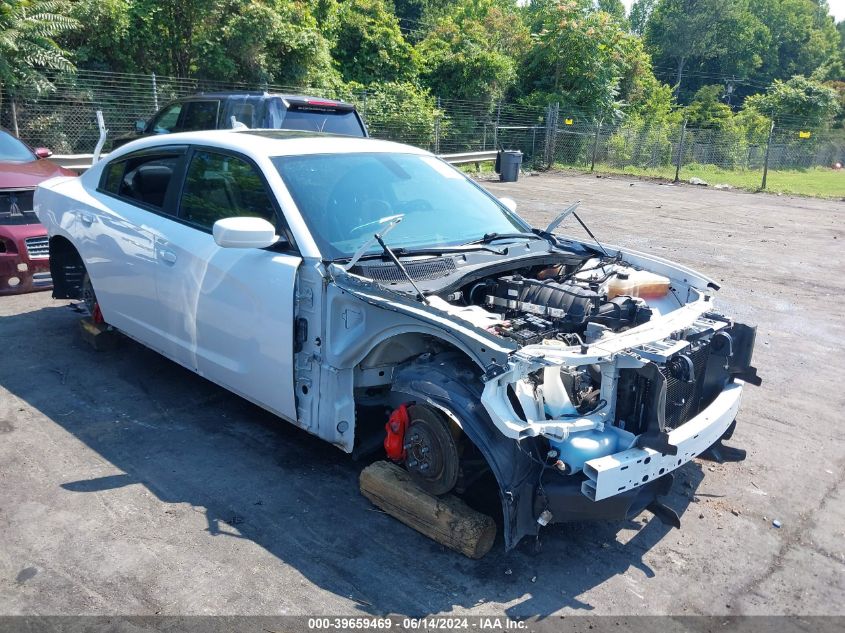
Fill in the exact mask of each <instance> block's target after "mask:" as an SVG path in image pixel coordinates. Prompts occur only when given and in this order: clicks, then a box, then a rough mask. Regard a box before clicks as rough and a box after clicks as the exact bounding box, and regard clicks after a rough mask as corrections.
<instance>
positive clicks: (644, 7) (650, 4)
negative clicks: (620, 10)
mask: <svg viewBox="0 0 845 633" xmlns="http://www.w3.org/2000/svg"><path fill="white" fill-rule="evenodd" d="M656 3H657V0H636V2H634V4H632V5H631V14H630V15H629V16H628V22H629V23H630V25H631V31H632V32H634V33H636V34H637V35H645V32H646V25H647V24H648V20H649V18H650V17H651V12H652V11H654V5H655V4H656Z"/></svg>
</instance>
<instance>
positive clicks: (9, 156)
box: [0, 131, 35, 163]
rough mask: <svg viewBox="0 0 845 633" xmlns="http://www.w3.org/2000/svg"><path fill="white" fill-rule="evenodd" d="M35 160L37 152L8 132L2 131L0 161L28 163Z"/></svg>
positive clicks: (0, 134) (0, 133)
mask: <svg viewBox="0 0 845 633" xmlns="http://www.w3.org/2000/svg"><path fill="white" fill-rule="evenodd" d="M33 160H35V154H33V153H32V152H31V151H29V148H28V147H27V146H26V145H24V144H23V143H21V142H20V141H19V140H18V139H16V138H15V137H14V136H12V135H11V134H9V133H8V132H3V131H0V161H7V162H10V163H28V162H30V161H33Z"/></svg>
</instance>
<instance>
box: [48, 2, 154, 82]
mask: <svg viewBox="0 0 845 633" xmlns="http://www.w3.org/2000/svg"><path fill="white" fill-rule="evenodd" d="M71 6H72V8H71V16H72V17H73V18H74V19H75V20H76V23H77V26H76V28H74V29H72V30H70V31H67V32H65V33H63V34H62V35H61V37H60V38H59V39H58V41H59V43H60V44H61V46H62V47H64V48H66V49H68V50H72V51H74V55H75V58H76V64H77V65H78V66H79V67H80V68H86V69H96V70H112V71H118V72H130V71H132V70H134V71H135V72H137V71H138V70H141V71H143V70H146V69H145V68H138V67H136V66H135V61H136V60H135V55H134V51H133V50H132V46H131V44H130V41H129V40H130V32H131V29H132V19H131V13H130V8H131V0H79V1H78V2H74V3H73V5H71ZM133 67H134V68H133Z"/></svg>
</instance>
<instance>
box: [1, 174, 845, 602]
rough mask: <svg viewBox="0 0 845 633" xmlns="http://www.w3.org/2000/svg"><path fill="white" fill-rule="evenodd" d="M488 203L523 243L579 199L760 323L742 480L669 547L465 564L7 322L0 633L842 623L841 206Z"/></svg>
mask: <svg viewBox="0 0 845 633" xmlns="http://www.w3.org/2000/svg"><path fill="white" fill-rule="evenodd" d="M485 184H486V185H487V186H489V188H490V189H491V190H492V191H493V192H494V193H496V194H497V195H502V196H504V195H509V196H512V197H513V198H515V199H516V200H517V201H518V202H519V210H520V213H522V214H523V215H524V216H525V217H526V218H528V219H530V220H531V221H532V222H534V223H535V224H538V225H544V224H545V223H546V222H548V220H549V219H551V217H552V216H553V215H554V214H555V213H556V212H558V211H559V210H561V209H562V208H563V207H564V206H565V205H567V204H568V203H569V202H571V201H573V200H576V199H581V200H582V201H583V204H582V207H581V216H582V217H583V218H584V219H585V221H586V222H587V223H588V224H589V225H590V226H591V227H592V228H593V230H594V231H595V233H596V235H597V236H598V237H599V239H601V240H603V241H607V242H608V243H614V244H619V245H621V246H627V247H631V248H636V249H639V250H644V251H651V252H654V253H656V254H658V255H663V256H665V257H667V258H669V259H674V260H677V261H679V262H682V263H684V264H687V265H689V266H692V267H693V268H696V269H698V270H700V271H702V272H704V273H706V274H708V275H710V276H712V277H713V278H715V279H716V280H718V281H719V282H721V283H722V284H723V290H722V291H721V292H720V293H719V297H718V300H719V305H720V306H721V308H722V309H723V310H725V311H726V312H727V313H729V314H733V315H734V316H736V317H737V318H738V319H740V320H744V321H746V322H751V323H757V324H759V326H760V328H759V332H758V340H757V352H756V355H755V361H756V362H755V364H756V365H757V366H758V367H759V369H760V374H761V376H762V377H763V380H764V382H763V386H762V387H760V388H752V387H749V388H748V389H747V391H746V396H745V402H744V406H743V409H742V411H741V414H740V418H739V425H738V427H737V431H736V434H735V435H734V438H733V440H732V441H731V444H733V445H736V446H740V447H743V448H745V449H747V450H748V452H749V457H748V459H747V460H746V461H745V462H743V463H740V464H725V465H714V464H712V463H710V462H699V461H696V462H693V463H690V464H687V465H686V466H685V467H684V468H683V469H682V470H681V471H679V476H678V477H677V478H676V483H675V487H674V490H673V492H672V494H671V495H670V496H669V497H668V499H667V501H668V504H669V505H671V506H672V507H674V508H676V509H677V510H679V511H682V512H683V516H682V524H683V526H682V529H681V530H672V529H669V528H666V527H664V526H663V525H661V524H660V523H659V522H658V521H656V520H654V519H653V518H652V517H651V516H650V515H648V514H644V515H642V516H641V517H639V518H637V519H636V520H635V521H631V522H628V523H624V524H604V523H602V524H591V525H572V526H556V527H554V528H552V529H549V530H547V531H546V532H545V533H544V538H543V548H542V552H541V553H540V554H536V553H534V551H533V547H528V546H526V547H522V548H520V549H519V550H517V551H515V552H511V553H510V554H507V555H506V554H505V553H504V552H503V548H502V547H501V544H499V546H497V547H496V548H494V550H493V552H492V553H491V554H490V555H488V556H487V557H486V558H485V559H483V560H481V561H470V560H468V559H466V558H463V557H461V556H459V555H457V554H454V553H451V552H447V551H444V550H443V549H442V548H441V547H439V546H438V545H436V544H434V543H432V542H431V541H428V540H427V539H425V538H424V537H422V536H420V535H418V534H417V533H415V532H413V531H412V530H410V529H409V528H406V527H404V526H403V525H401V524H399V523H398V522H396V521H394V520H393V519H391V518H390V517H388V516H385V515H384V514H382V513H380V512H378V511H376V510H375V509H374V508H373V507H372V506H371V505H370V504H369V503H368V502H367V501H366V500H365V499H364V498H363V497H361V496H360V495H359V494H358V491H357V474H358V472H359V471H360V469H361V468H362V467H363V464H361V463H356V462H353V461H352V460H351V459H350V458H349V457H348V456H346V455H344V454H343V453H341V452H339V451H338V450H337V449H335V448H333V447H331V446H329V445H326V444H324V443H322V442H320V441H319V440H316V439H314V438H312V437H310V436H308V435H306V434H305V433H303V432H301V431H299V430H297V429H295V428H293V427H292V426H289V425H286V424H285V423H283V422H280V421H278V420H277V419H275V418H273V416H271V415H269V414H267V413H265V412H263V411H262V410H260V409H258V408H256V407H254V406H252V405H250V404H249V403H247V402H245V401H243V400H241V399H240V398H238V397H236V396H233V395H230V394H228V393H227V392H225V391H223V390H222V389H220V388H218V387H216V386H214V385H212V384H210V383H208V382H206V381H204V380H202V379H200V378H198V377H196V376H194V375H193V374H191V373H188V372H187V371H186V370H184V369H182V368H180V367H178V366H176V365H174V364H173V363H170V362H169V361H167V360H165V359H163V358H161V357H160V356H158V355H156V354H155V353H153V352H151V351H148V350H146V349H144V348H142V347H140V346H138V345H136V344H134V343H132V342H128V341H127V342H126V343H125V344H124V345H123V346H122V347H121V348H120V349H119V350H116V351H113V352H104V353H96V352H94V351H93V350H92V349H90V348H88V347H87V346H86V345H85V344H84V343H83V342H82V340H81V339H80V336H79V333H78V330H77V320H78V319H79V316H80V315H79V314H78V313H76V312H75V311H74V310H73V309H71V308H70V307H68V303H69V302H67V301H53V300H51V299H50V297H49V293H40V294H33V295H27V296H20V297H6V298H0V345H2V347H0V349H2V350H3V358H4V362H3V364H2V366H0V534H2V547H0V614H34V613H40V614H124V615H129V614H143V615H146V614H159V613H161V614H268V615H269V614H272V615H277V614H384V613H394V614H409V615H420V614H424V613H435V612H446V613H453V614H459V613H475V614H485V615H491V614H492V615H502V614H507V615H510V616H513V617H518V616H527V615H537V614H551V613H559V614H567V613H584V612H590V613H592V614H641V613H655V614H690V615H691V614H733V615H738V614H760V613H787V614H845V603H843V602H842V599H841V598H842V596H843V595H845V573H843V571H845V548H844V547H843V542H844V541H845V533H844V532H843V530H845V527H843V526H845V488H843V485H842V481H843V472H845V442H843V439H842V436H840V435H839V432H838V430H837V429H838V427H841V426H842V422H841V415H842V410H843V405H845V397H843V391H845V390H843V388H842V385H841V381H842V380H843V377H845V360H843V354H842V341H843V338H845V310H843V308H842V304H840V303H839V300H840V298H841V295H840V293H842V292H843V289H845V266H844V265H843V259H842V254H843V247H842V245H843V239H845V231H843V226H845V203H842V202H831V201H819V200H811V199H804V198H790V197H778V196H770V195H761V194H756V195H755V194H745V193H736V192H724V191H712V190H708V189H701V188H695V187H690V186H670V185H659V184H656V183H650V182H641V181H632V180H628V179H624V178H601V179H599V178H595V177H590V176H584V175H573V174H550V175H543V176H536V177H524V178H523V179H522V180H521V181H520V182H519V183H515V184H501V183H492V182H491V183H485ZM563 229H565V230H567V231H570V232H572V233H573V234H577V233H578V232H579V230H580V228H579V227H578V226H577V224H575V223H574V222H572V221H570V222H569V223H568V224H566V225H564V227H563ZM773 519H777V520H778V521H780V522H781V524H782V527H781V528H780V529H778V528H775V527H774V526H773V524H772V521H773ZM529 545H530V544H529Z"/></svg>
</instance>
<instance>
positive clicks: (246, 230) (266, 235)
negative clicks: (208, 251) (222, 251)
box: [212, 217, 279, 248]
mask: <svg viewBox="0 0 845 633" xmlns="http://www.w3.org/2000/svg"><path fill="white" fill-rule="evenodd" d="M212 234H213V235H214V241H215V242H216V243H217V245H218V246H222V247H223V248H267V247H268V246H272V245H273V244H275V243H276V242H278V241H279V236H278V235H276V228H275V227H274V226H273V225H272V224H270V223H269V222H268V221H267V220H265V219H264V218H251V217H234V218H223V219H222V220H217V222H215V223H214V227H213V228H212Z"/></svg>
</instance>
